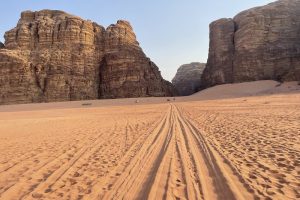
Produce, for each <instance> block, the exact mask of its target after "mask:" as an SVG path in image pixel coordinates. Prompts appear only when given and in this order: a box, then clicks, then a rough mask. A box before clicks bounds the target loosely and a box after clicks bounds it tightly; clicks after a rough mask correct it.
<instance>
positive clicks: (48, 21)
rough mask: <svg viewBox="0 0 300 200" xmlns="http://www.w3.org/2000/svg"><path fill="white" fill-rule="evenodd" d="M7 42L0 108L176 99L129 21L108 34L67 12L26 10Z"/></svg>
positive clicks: (0, 70)
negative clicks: (122, 98) (142, 47)
mask: <svg viewBox="0 0 300 200" xmlns="http://www.w3.org/2000/svg"><path fill="white" fill-rule="evenodd" d="M4 37H5V47H4V45H2V44H0V48H1V50H0V104H9V103H30V102H51V101H68V100H84V99H98V98H119V97H140V96H171V95H173V94H174V88H173V87H172V85H170V84H169V83H168V82H166V81H165V80H163V78H162V77H161V74H160V72H159V69H158V68H157V67H156V66H155V64H154V63H152V62H151V61H150V59H149V58H147V57H146V55H145V54H144V53H143V51H142V49H141V48H140V47H139V43H138V42H137V41H136V37H135V34H134V32H133V30H132V27H131V26H130V24H129V22H126V21H118V22H117V24H115V25H111V26H109V27H108V28H107V29H105V28H104V27H102V26H101V25H98V24H96V23H94V22H92V21H89V20H83V19H81V18H79V17H76V16H73V15H70V14H67V13H65V12H63V11H56V10H42V11H37V12H32V11H25V12H22V14H21V18H20V20H19V22H18V24H17V26H16V27H15V28H13V29H12V30H10V31H8V32H6V33H5V36H4Z"/></svg>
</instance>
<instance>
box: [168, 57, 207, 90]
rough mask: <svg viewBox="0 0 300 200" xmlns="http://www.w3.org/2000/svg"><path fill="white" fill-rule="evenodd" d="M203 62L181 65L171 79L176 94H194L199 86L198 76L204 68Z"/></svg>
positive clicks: (199, 76)
mask: <svg viewBox="0 0 300 200" xmlns="http://www.w3.org/2000/svg"><path fill="white" fill-rule="evenodd" d="M205 65H206V64H205V63H198V62H193V63H190V64H185V65H181V66H180V67H179V68H178V70H177V73H176V75H175V77H174V78H173V80H172V83H173V85H174V86H175V88H176V90H177V91H178V94H179V95H181V96H187V95H191V94H194V93H195V92H197V91H198V89H199V87H200V78H201V75H202V73H203V70H204V68H205Z"/></svg>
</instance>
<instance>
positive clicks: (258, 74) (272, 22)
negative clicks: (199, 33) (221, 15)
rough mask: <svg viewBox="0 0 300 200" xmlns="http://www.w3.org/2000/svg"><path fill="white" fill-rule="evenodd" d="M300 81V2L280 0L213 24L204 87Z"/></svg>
mask: <svg viewBox="0 0 300 200" xmlns="http://www.w3.org/2000/svg"><path fill="white" fill-rule="evenodd" d="M265 79H271V80H276V81H294V80H298V81H299V80H300V1H297V0H279V1H276V2H274V3H270V4H268V5H266V6H262V7H256V8H252V9H249V10H246V11H244V12H241V13H240V14H238V15H237V16H235V17H234V18H233V19H220V20H217V21H215V22H213V23H211V24H210V47H209V56H208V61H207V67H206V69H205V70H204V72H203V75H202V80H201V82H202V87H203V88H205V87H210V86H213V85H217V84H223V83H233V82H244V81H255V80H265Z"/></svg>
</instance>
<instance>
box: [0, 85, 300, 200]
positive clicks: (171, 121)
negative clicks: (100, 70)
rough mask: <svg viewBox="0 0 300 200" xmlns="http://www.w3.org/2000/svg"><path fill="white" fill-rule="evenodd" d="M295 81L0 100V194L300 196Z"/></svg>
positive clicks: (299, 105)
mask: <svg viewBox="0 0 300 200" xmlns="http://www.w3.org/2000/svg"><path fill="white" fill-rule="evenodd" d="M299 88H300V86H299V85H298V84H297V83H287V84H282V85H279V84H278V83H277V82H274V81H271V82H269V81H260V82H254V83H243V84H234V85H223V86H217V87H214V88H211V89H208V90H205V91H203V92H200V93H197V94H195V95H192V96H189V97H181V98H176V99H175V101H174V100H173V98H140V99H139V100H138V103H136V99H121V100H98V101H83V102H62V103H47V104H46V103H45V104H27V105H8V106H0V143H1V145H0V199H4V200H10V199H13V200H15V199H208V200H213V199H222V200H223V199H226V200H227V199H239V200H240V199H241V200H242V199H245V200H248V199H299V198H300V90H299ZM167 99H169V101H167ZM207 99H210V100H207Z"/></svg>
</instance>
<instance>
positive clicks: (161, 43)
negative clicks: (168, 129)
mask: <svg viewBox="0 0 300 200" xmlns="http://www.w3.org/2000/svg"><path fill="white" fill-rule="evenodd" d="M270 2H273V0H210V1H207V0H186V1H183V0H168V1H167V0H151V1H150V0H149V1H141V0H106V1H104V0H87V1H84V0H43V1H41V0H26V1H24V0H5V1H3V2H2V6H1V7H2V9H1V12H0V35H1V37H0V40H1V41H3V40H4V39H3V35H4V33H5V31H7V30H9V29H11V28H13V27H14V26H15V25H16V23H17V21H18V19H19V16H20V12H21V11H24V10H41V9H56V10H64V11H66V12H69V13H71V14H74V15H77V16H80V17H81V18H83V19H90V20H92V21H95V22H97V23H98V24H101V25H103V26H105V27H106V26H108V25H109V24H112V23H115V22H116V21H117V20H118V19H125V20H129V21H130V23H131V24H132V26H133V28H134V31H135V33H136V35H137V38H138V41H139V42H140V45H141V47H142V48H143V50H144V52H145V53H146V54H147V56H148V57H150V58H151V59H152V60H153V61H154V62H155V63H156V64H157V65H158V66H159V68H160V70H161V72H162V75H163V77H164V78H165V79H167V80H171V79H172V78H173V76H174V75H175V73H176V70H177V68H178V67H179V66H180V65H182V64H185V63H190V62H196V61H198V62H206V60H207V54H208V44H209V28H208V26H209V23H210V22H212V21H214V20H216V19H219V18H223V17H233V16H235V15H236V14H237V13H239V12H240V11H243V10H245V9H248V8H251V7H255V6H261V5H264V4H267V3H270Z"/></svg>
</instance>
